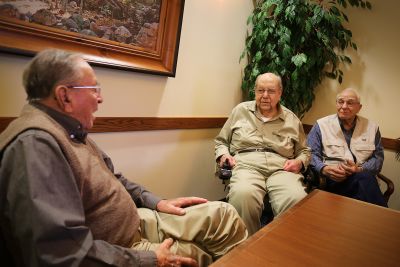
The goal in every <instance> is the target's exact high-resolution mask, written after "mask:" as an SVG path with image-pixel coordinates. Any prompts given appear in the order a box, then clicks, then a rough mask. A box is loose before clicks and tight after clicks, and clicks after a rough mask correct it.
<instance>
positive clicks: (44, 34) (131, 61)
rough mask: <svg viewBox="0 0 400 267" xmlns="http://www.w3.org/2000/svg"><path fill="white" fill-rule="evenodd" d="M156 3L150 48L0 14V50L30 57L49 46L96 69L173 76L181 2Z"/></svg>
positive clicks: (169, 0) (181, 8)
mask: <svg viewBox="0 0 400 267" xmlns="http://www.w3.org/2000/svg"><path fill="white" fill-rule="evenodd" d="M116 1H119V0H114V1H113V3H115V2H116ZM154 1H157V0H154ZM158 1H160V2H159V13H158V18H159V23H158V24H157V23H156V24H157V31H156V33H155V34H156V36H155V38H154V39H155V41H154V42H153V45H152V47H150V48H149V47H141V46H138V45H132V44H125V43H121V42H117V41H110V40H104V39H102V38H99V37H93V36H90V35H86V34H82V33H78V32H71V31H67V30H65V29H60V28H56V27H49V26H45V25H41V24H37V23H32V22H30V21H26V19H25V20H22V19H20V18H13V17H10V16H5V15H4V12H3V13H1V12H0V50H1V51H3V52H9V53H14V54H22V55H28V56H33V55H34V54H36V53H37V52H38V51H41V50H43V49H45V48H49V47H53V48H59V49H65V50H70V51H74V52H79V53H82V54H84V57H85V58H86V59H87V60H88V61H89V62H90V63H91V64H93V65H97V66H103V67H109V68H116V69H123V70H129V71H137V72H144V73H151V74H158V75H164V76H170V77H174V76H175V72H176V64H177V56H178V49H179V39H180V31H181V23H182V17H183V9H184V4H185V0H158ZM50 2H51V1H50ZM60 2H61V1H60ZM82 2H83V1H82ZM150 2H151V1H150ZM0 3H1V2H0ZM55 3H57V0H55ZM0 11H1V10H0Z"/></svg>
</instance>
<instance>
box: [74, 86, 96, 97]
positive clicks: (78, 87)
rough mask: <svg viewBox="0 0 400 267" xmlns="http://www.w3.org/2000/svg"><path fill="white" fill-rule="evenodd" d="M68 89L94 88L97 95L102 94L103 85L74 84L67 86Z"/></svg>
mask: <svg viewBox="0 0 400 267" xmlns="http://www.w3.org/2000/svg"><path fill="white" fill-rule="evenodd" d="M66 87H67V88H68V89H94V90H95V91H94V92H95V93H96V94H97V95H100V93H101V87H100V85H88V86H73V85H68V86H66Z"/></svg>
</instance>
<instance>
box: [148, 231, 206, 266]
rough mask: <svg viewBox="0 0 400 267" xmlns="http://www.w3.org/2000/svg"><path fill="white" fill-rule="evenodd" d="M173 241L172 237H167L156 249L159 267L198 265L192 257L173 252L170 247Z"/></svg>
mask: <svg viewBox="0 0 400 267" xmlns="http://www.w3.org/2000/svg"><path fill="white" fill-rule="evenodd" d="M173 243H174V241H173V240H172V238H168V239H165V240H164V242H162V243H161V244H160V246H159V247H158V248H157V249H156V251H155V253H156V256H157V267H167V266H194V267H197V266H198V264H197V262H196V261H195V260H194V259H192V258H187V257H182V256H178V255H175V254H173V253H171V251H170V248H171V246H172V244H173Z"/></svg>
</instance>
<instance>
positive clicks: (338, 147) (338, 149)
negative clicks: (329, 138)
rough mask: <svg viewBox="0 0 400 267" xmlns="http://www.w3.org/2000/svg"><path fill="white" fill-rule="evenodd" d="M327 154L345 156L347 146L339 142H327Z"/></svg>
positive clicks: (337, 156)
mask: <svg viewBox="0 0 400 267" xmlns="http://www.w3.org/2000/svg"><path fill="white" fill-rule="evenodd" d="M325 153H326V155H327V156H328V157H332V158H343V159H344V155H345V147H344V145H343V144H339V143H328V144H326V151H325Z"/></svg>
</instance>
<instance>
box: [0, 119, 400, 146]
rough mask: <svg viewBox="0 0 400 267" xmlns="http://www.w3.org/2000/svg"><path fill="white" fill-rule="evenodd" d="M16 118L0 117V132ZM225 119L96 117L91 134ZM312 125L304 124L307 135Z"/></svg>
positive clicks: (215, 123)
mask: <svg viewBox="0 0 400 267" xmlns="http://www.w3.org/2000/svg"><path fill="white" fill-rule="evenodd" d="M15 118H16V117H0V132H2V131H3V130H4V129H5V128H6V127H7V125H8V124H9V123H10V122H11V121H12V120H14V119H15ZM226 119H227V118H226V117H98V118H96V121H95V124H94V127H93V129H92V130H91V131H90V132H92V133H106V132H129V131H156V130H181V129H211V128H222V126H223V125H224V123H225V121H226ZM311 127H312V125H309V124H304V131H305V132H306V133H308V132H309V131H310V130H311ZM382 144H383V147H384V148H385V149H389V150H393V151H399V150H400V140H399V139H392V138H385V137H382Z"/></svg>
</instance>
